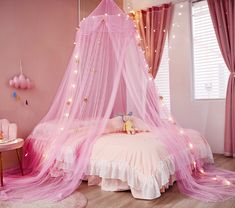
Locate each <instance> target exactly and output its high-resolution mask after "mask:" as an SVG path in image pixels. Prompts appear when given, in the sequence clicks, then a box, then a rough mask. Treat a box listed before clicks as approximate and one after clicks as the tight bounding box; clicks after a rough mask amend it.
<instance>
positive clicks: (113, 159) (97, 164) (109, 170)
mask: <svg viewBox="0 0 235 208" xmlns="http://www.w3.org/2000/svg"><path fill="white" fill-rule="evenodd" d="M133 122H134V125H135V127H136V129H138V133H136V134H134V135H128V134H126V133H123V121H122V119H121V117H120V116H119V117H115V118H112V119H109V121H108V122H107V125H106V128H105V130H104V132H103V134H102V136H100V137H99V138H98V139H97V140H96V141H95V143H94V145H93V147H92V151H91V157H90V160H89V164H88V166H87V169H86V171H85V177H84V180H87V181H88V185H99V186H100V187H101V189H102V190H104V191H124V190H130V191H131V193H132V195H133V197H134V198H138V199H149V200H151V199H155V198H158V197H160V196H161V193H162V192H165V191H166V190H167V189H168V187H169V186H171V185H173V183H174V182H175V180H176V179H175V166H174V161H173V155H171V154H169V153H168V152H167V150H166V148H165V146H164V145H163V144H162V143H161V139H162V138H161V136H160V135H161V134H160V133H159V135H158V134H157V133H156V132H155V133H154V134H153V133H151V131H150V128H149V126H148V125H146V124H145V123H144V122H143V121H142V120H141V119H139V118H136V117H133ZM73 123H74V126H71V129H70V131H71V133H73V134H72V135H73V136H72V138H71V139H70V140H69V142H67V143H65V144H64V145H63V150H61V154H59V156H58V157H57V158H56V163H55V164H56V165H55V168H52V169H51V170H50V174H51V176H53V177H57V175H58V173H59V174H60V173H61V172H60V171H58V170H63V171H64V172H67V173H69V172H70V171H71V168H70V167H72V164H73V162H74V161H76V155H77V154H76V152H77V147H79V145H80V143H81V142H80V141H79V140H78V139H77V138H78V135H86V133H87V132H88V131H89V129H90V128H92V126H94V124H95V123H96V121H86V122H83V124H82V126H79V127H78V126H77V124H78V123H80V124H81V122H78V121H77V120H75V121H74V122H73ZM55 128H58V127H57V124H56V122H55V121H51V122H46V123H43V124H41V125H40V126H38V127H37V129H36V130H35V131H34V137H32V140H34V139H33V138H37V140H35V142H41V143H42V144H44V143H45V142H46V141H48V140H47V139H46V140H45V138H48V137H49V136H50V134H51V132H53V129H55ZM184 133H185V134H187V135H188V136H189V137H190V140H191V141H190V142H191V144H192V145H193V147H194V150H196V151H197V155H198V156H199V158H200V159H201V160H203V161H204V162H205V163H213V156H212V153H211V149H210V146H209V145H208V143H207V142H206V140H205V139H204V138H203V137H202V136H201V135H200V134H199V133H198V132H197V131H194V130H191V129H184ZM32 140H31V141H32ZM45 144H47V145H46V146H47V147H48V146H50V145H48V143H45ZM45 144H44V145H45ZM49 150H50V148H49ZM186 151H190V148H189V149H188V150H186ZM46 154H47V153H46V152H45V153H44V155H46ZM45 159H46V158H45ZM71 161H73V162H71Z"/></svg>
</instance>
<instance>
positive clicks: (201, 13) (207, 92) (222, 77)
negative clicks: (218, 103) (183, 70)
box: [192, 1, 229, 99]
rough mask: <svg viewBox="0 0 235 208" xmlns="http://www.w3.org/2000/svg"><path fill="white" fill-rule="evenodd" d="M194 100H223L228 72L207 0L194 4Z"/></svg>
mask: <svg viewBox="0 0 235 208" xmlns="http://www.w3.org/2000/svg"><path fill="white" fill-rule="evenodd" d="M192 23H193V45H194V51H193V52H194V99H224V98H225V96H226V87H227V81H228V75H229V72H228V69H227V67H226V65H225V63H224V60H223V57H222V55H221V52H220V48H219V45H218V42H217V39H216V35H215V31H214V27H213V23H212V20H211V17H210V12H209V8H208V5H207V1H200V2H195V3H193V6H192Z"/></svg>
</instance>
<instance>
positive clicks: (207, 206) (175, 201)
mask: <svg viewBox="0 0 235 208" xmlns="http://www.w3.org/2000/svg"><path fill="white" fill-rule="evenodd" d="M214 158H215V164H216V165H217V166H219V167H223V168H226V169H228V170H233V171H235V159H232V158H226V157H224V156H222V155H214ZM78 191H80V192H82V193H83V194H84V195H85V196H86V197H87V198H88V205H87V208H235V197H234V198H233V199H231V200H228V201H226V202H223V203H216V204H215V203H203V202H200V201H197V200H194V199H192V198H189V197H186V196H183V195H182V194H180V193H179V191H178V189H177V184H176V183H175V184H174V186H173V187H171V188H170V189H168V191H167V192H166V193H164V194H162V196H161V197H160V198H158V199H155V200H151V201H147V200H138V199H134V198H133V197H132V195H131V193H130V192H129V191H126V192H106V191H102V190H100V187H98V186H90V187H88V186H87V183H85V182H84V183H83V184H82V185H81V186H80V187H79V190H78Z"/></svg>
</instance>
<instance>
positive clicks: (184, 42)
mask: <svg viewBox="0 0 235 208" xmlns="http://www.w3.org/2000/svg"><path fill="white" fill-rule="evenodd" d="M125 1H126V2H125V4H124V5H125V6H127V0H125ZM129 2H132V7H133V9H134V10H137V9H144V8H146V7H149V6H153V5H157V4H159V3H164V2H169V1H168V0H161V1H156V0H155V1H154V0H149V1H138V0H132V1H130V0H129ZM156 2H157V4H156ZM180 5H183V7H182V6H180ZM179 13H181V15H179ZM172 21H173V22H172V23H174V24H175V26H174V27H173V26H172V29H171V32H170V34H169V47H170V49H169V58H170V61H169V67H170V93H171V111H172V114H173V115H174V117H175V119H176V120H177V121H178V122H179V123H180V124H181V125H182V126H184V127H185V128H192V129H195V130H198V131H199V132H200V133H201V134H202V135H203V136H204V137H205V138H206V139H207V141H208V142H209V144H210V146H211V148H212V151H213V152H214V153H223V146H224V114H225V100H199V101H195V100H193V82H192V80H193V76H192V74H193V58H192V35H191V5H190V3H189V2H182V3H178V4H175V10H174V16H173V20H172ZM173 35H174V36H175V38H173Z"/></svg>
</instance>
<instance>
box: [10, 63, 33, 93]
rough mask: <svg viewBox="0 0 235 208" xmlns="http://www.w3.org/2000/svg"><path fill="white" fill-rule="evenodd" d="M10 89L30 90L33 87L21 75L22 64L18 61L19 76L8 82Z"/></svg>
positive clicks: (28, 80) (27, 79)
mask: <svg viewBox="0 0 235 208" xmlns="http://www.w3.org/2000/svg"><path fill="white" fill-rule="evenodd" d="M9 85H10V87H13V88H16V89H25V90H26V89H31V88H32V87H33V84H32V82H31V81H30V79H29V78H27V77H26V76H25V75H24V74H23V70H22V64H21V61H20V75H16V76H14V77H13V79H10V80H9Z"/></svg>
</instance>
